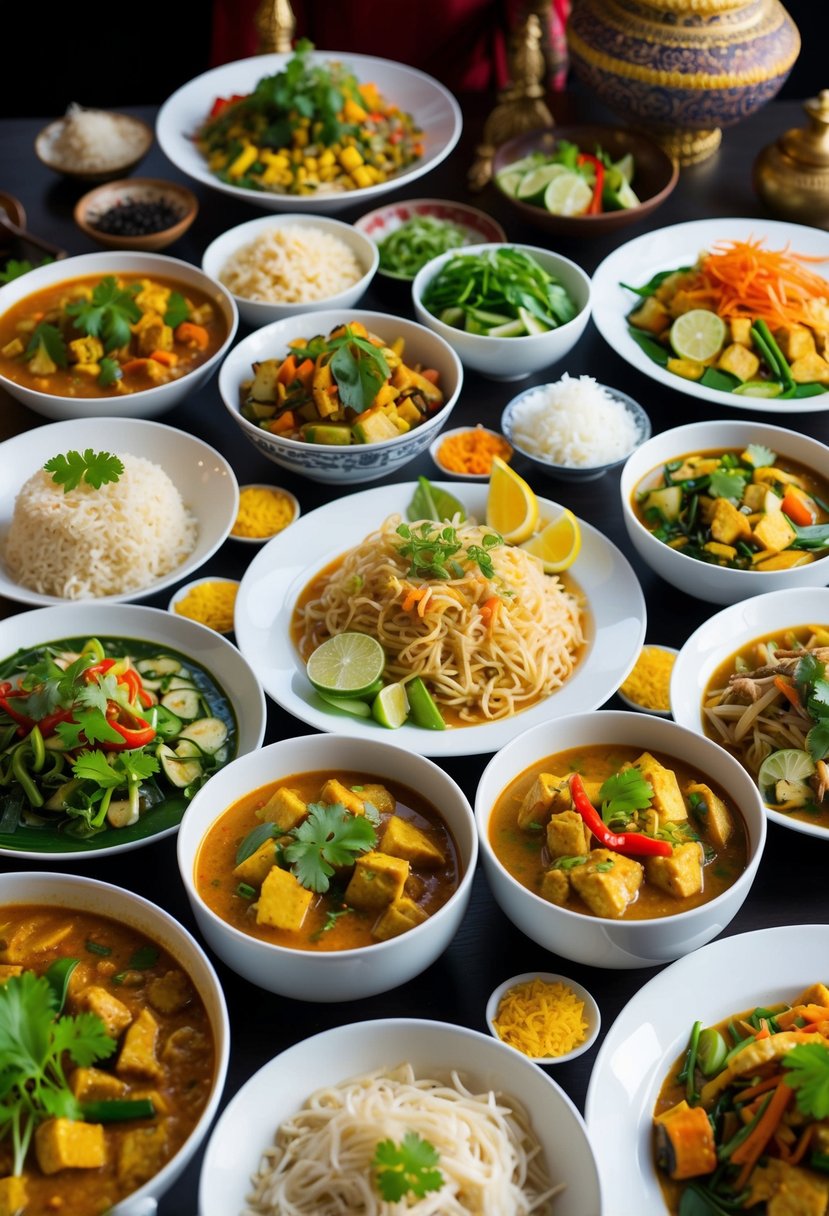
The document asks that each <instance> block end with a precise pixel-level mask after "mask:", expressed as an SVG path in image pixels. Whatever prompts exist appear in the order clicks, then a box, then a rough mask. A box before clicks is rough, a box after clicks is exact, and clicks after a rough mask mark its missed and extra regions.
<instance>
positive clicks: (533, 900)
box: [208, 710, 766, 968]
mask: <svg viewBox="0 0 829 1216" xmlns="http://www.w3.org/2000/svg"><path fill="white" fill-rule="evenodd" d="M600 744H605V745H609V746H612V745H622V744H624V745H629V746H632V747H641V748H642V749H643V750H644V749H647V750H648V751H655V752H662V753H664V754H665V755H667V756H675V757H676V758H677V759H678V760H682V761H684V762H686V763H687V764H690V765H691V766H692V767H693V768H695V769H698V770H699V771H700V772H701V773H706V774H707V775H708V776H709V777H710V778H711V779H712V780H713V781H714V782H715V783H716V784H717V785H719V786H721V788H722V789H723V790H724V791H725V793H726V794H727V795H728V796H729V798H730V800H731V802H732V804H733V805H734V806H736V807H737V808H738V809H739V810H740V812H741V813H742V816H743V820H744V821H745V825H746V829H747V832H748V842H749V843H748V864H747V866H746V869H745V870H744V871H743V873H742V874H741V875H740V876H739V878H738V879H737V880H736V882H734V883H733V884H732V885H731V886H730V887H729V888H728V889H727V890H726V891H724V892H723V893H722V894H721V895H718V896H717V897H716V898H715V899H712V900H710V901H709V902H708V903H705V904H700V906H699V907H697V908H692V909H690V910H689V911H686V912H678V913H676V914H675V915H673V916H660V917H655V918H653V919H651V920H609V919H603V918H601V917H596V916H588V915H587V914H585V913H582V912H575V911H571V910H570V909H568V908H561V907H559V906H558V905H557V904H553V903H549V902H548V901H547V900H545V899H542V898H541V897H540V896H539V895H536V894H535V893H534V892H532V891H530V890H529V889H528V888H527V887H524V886H522V885H521V883H520V882H518V880H517V879H515V878H513V877H512V875H511V874H508V873H507V871H506V869H505V868H504V866H503V865H502V864H501V862H500V861H499V860H498V858H497V857H496V856H495V853H494V851H493V848H492V845H491V843H490V840H489V823H490V819H491V817H492V811H493V808H494V806H495V803H496V801H497V799H498V797H499V795H500V794H501V793H502V791H503V790H504V789H506V787H507V786H508V785H509V784H510V782H511V781H513V779H514V778H516V777H517V776H519V774H520V773H523V772H524V771H525V770H526V769H528V768H530V766H531V765H534V764H537V763H538V762H539V761H541V760H543V759H544V758H545V757H547V756H552V755H554V754H556V753H558V752H562V751H567V750H568V749H570V748H574V747H579V746H584V745H588V746H590V745H592V746H595V745H600ZM208 788H210V787H208ZM475 818H476V820H477V823H478V837H479V842H480V846H481V857H482V860H483V865H484V873H485V874H486V876H487V879H488V881H489V885H490V887H491V888H492V893H493V895H494V896H495V899H496V902H497V903H498V904H499V905H500V907H501V909H502V911H503V912H504V913H505V914H506V915H507V916H508V917H509V919H510V920H511V921H512V922H513V924H514V925H516V926H517V928H519V929H520V930H521V932H522V933H525V934H526V935H527V937H529V938H531V939H532V940H533V941H534V942H537V943H538V944H539V945H540V946H543V947H544V948H545V950H550V951H552V952H553V953H554V954H559V955H560V956H561V957H562V958H569V959H573V960H574V961H575V962H577V963H586V964H588V965H589V966H592V967H613V968H623V967H624V968H627V967H652V966H655V965H656V964H658V963H667V962H670V961H671V960H672V959H675V958H679V957H680V955H683V954H688V953H689V952H690V951H691V950H696V949H697V948H698V947H699V946H702V945H704V944H705V943H706V942H710V941H711V939H712V938H713V937H716V936H717V934H718V933H721V932H722V930H723V929H724V928H725V927H726V925H728V924H729V923H730V921H731V920H732V919H733V918H734V916H736V914H737V912H738V911H739V909H740V907H741V906H742V904H743V901H744V900H745V898H746V896H747V895H748V892H749V890H750V888H751V884H752V882H753V881H754V876H755V874H756V873H757V867H758V865H759V864H760V857H761V855H762V852H763V847H764V845H765V841H766V817H765V813H764V807H763V803H762V801H761V800H760V795H759V793H758V791H757V788H756V786H755V785H754V782H753V781H752V780H751V778H750V777H749V776H748V773H746V771H745V769H744V768H743V767H742V765H740V764H738V763H737V761H736V760H735V759H734V758H733V756H729V755H728V753H727V752H725V751H723V749H722V748H721V747H718V746H717V745H716V743H712V742H711V740H710V739H704V738H703V737H702V736H701V735H699V734H695V733H694V732H693V731H690V730H686V729H685V728H684V727H681V726H677V725H676V723H674V722H668V721H665V720H664V719H662V718H650V717H644V716H643V715H642V714H635V713H628V712H626V711H622V712H616V711H614V710H607V711H605V712H603V713H600V714H595V713H594V714H579V715H576V716H575V717H572V718H567V719H561V720H559V721H557V722H551V723H542V724H541V725H539V726H534V727H533V728H532V729H531V730H528V731H526V732H525V733H524V734H523V735H519V736H518V737H517V738H516V739H513V741H512V742H511V743H509V744H507V746H506V747H504V748H502V750H501V751H500V752H498V753H497V754H496V755H495V756H493V758H492V760H490V762H489V764H488V765H487V767H486V768H485V769H484V771H483V774H482V776H481V780H480V783H479V785H478V792H477V794H476V796H475Z"/></svg>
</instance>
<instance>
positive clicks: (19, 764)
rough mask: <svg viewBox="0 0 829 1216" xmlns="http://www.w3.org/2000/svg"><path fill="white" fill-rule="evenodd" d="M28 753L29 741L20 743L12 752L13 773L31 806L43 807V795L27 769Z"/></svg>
mask: <svg viewBox="0 0 829 1216" xmlns="http://www.w3.org/2000/svg"><path fill="white" fill-rule="evenodd" d="M27 751H28V740H24V741H23V743H18V745H17V747H16V748H15V749H14V751H13V752H12V772H13V773H14V775H15V777H16V778H17V780H18V781H19V782H20V784H21V785H22V787H23V792H24V794H25V795H26V797H27V798H28V800H29V805H30V806H33V807H38V806H43V795H42V794H41V792H40V790H39V789H38V788H37V784H36V782H35V781H33V780H32V777H31V774H30V773H29V770H28V769H27V768H26V752H27Z"/></svg>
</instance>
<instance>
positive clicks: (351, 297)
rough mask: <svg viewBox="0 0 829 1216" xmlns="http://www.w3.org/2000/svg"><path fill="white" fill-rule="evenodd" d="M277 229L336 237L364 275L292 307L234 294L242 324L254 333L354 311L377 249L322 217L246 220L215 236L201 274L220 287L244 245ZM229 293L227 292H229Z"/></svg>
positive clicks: (352, 229) (351, 230) (375, 262)
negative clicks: (304, 317)
mask: <svg viewBox="0 0 829 1216" xmlns="http://www.w3.org/2000/svg"><path fill="white" fill-rule="evenodd" d="M277 228H311V229H314V230H316V231H317V232H322V233H324V234H325V235H326V236H330V237H336V239H337V240H339V241H341V242H342V243H343V244H344V245H347V246H348V248H349V249H350V250H351V252H352V253H353V254H354V257H355V259H356V260H357V262H358V263H359V265H360V266H361V268H362V270H363V274H362V276H361V278H359V279H358V280H357V282H356V283H354V284H353V285H352V286H351V287H347V288H346V289H345V290H344V291H340V292H337V293H335V294H334V295H330V296H325V297H324V298H323V299H319V300H297V301H296V302H295V303H292V304H280V303H276V302H275V301H274V302H271V301H264V300H251V299H249V298H247V297H245V296H241V295H237V294H236V293H235V292H234V293H233V298H234V300H235V301H236V306H237V308H238V309H239V315H240V316H241V318H242V320H243V321H244V322H245V323H246V324H248V325H250V326H251V327H252V328H254V329H258V328H259V327H260V326H262V325H269V324H270V323H271V322H272V321H281V320H283V318H284V317H293V316H295V315H296V314H297V313H307V312H321V311H323V310H324V309H328V308H353V307H354V306H355V304H357V302H358V301H359V300H361V299H362V298H363V296H364V295H365V293H366V291H367V289H368V285H369V283H370V282H371V280H372V279H373V278H374V274H375V271H376V270H377V265H378V263H379V261H380V255H379V253H378V252H377V246H376V245H375V244H374V242H373V241H372V240H369V238H368V237H367V236H364V235H363V233H362V232H360V231H358V229H357V228H355V227H354V226H353V225H352V224H344V223H343V222H342V221H341V220H334V219H330V218H329V217H328V216H325V215H307V214H303V213H300V214H295V213H294V214H290V213H289V214H286V215H265V216H262V217H261V218H259V219H256V220H248V222H247V223H246V224H239V225H237V227H236V228H229V229H228V231H227V232H223V233H222V235H221V236H217V237H216V239H215V241H213V242H211V244H209V245H208V246H207V248H206V249H205V251H204V256H203V258H202V262H201V265H202V270H203V271H204V273H205V274H206V275H209V276H210V278H211V279H215V280H216V282H218V283H222V282H223V280H222V271H223V269H224V267H225V266H227V264H228V262H229V261H230V260H231V259H232V258H233V257H235V256H236V255H237V254H238V253H240V252H241V250H242V249H244V248H245V247H246V246H247V245H251V244H253V243H254V242H255V241H256V240H257V239H259V238H260V237H263V236H264V235H265V234H266V233H268V232H273V231H274V230H275V229H277ZM228 291H230V288H228Z"/></svg>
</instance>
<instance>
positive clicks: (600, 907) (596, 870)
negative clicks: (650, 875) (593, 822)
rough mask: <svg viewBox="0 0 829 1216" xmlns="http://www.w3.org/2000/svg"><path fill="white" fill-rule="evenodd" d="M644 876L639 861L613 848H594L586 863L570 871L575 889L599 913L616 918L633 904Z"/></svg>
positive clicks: (597, 914)
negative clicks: (613, 850) (615, 851)
mask: <svg viewBox="0 0 829 1216" xmlns="http://www.w3.org/2000/svg"><path fill="white" fill-rule="evenodd" d="M644 877H645V871H644V869H643V867H642V866H641V865H640V864H639V862H638V861H634V860H633V859H632V858H631V857H625V856H624V855H623V854H622V853H614V852H612V851H611V850H610V849H593V851H592V852H591V854H590V858H589V860H588V861H587V862H586V863H585V864H584V865H583V866H574V867H573V869H572V870H571V871H570V882H571V883H572V884H573V890H574V891H575V892H576V894H577V895H579V896H581V898H582V899H583V900H584V902H585V903H586V904H587V906H588V908H589V909H590V911H591V912H593V913H594V914H595V915H596V916H605V917H608V918H612V919H617V918H618V917H620V916H621V915H622V913H623V912H624V910H625V908H627V906H628V904H631V903H633V901H634V900H635V899H636V896H637V895H638V893H639V888H640V887H641V885H642V882H643V880H644Z"/></svg>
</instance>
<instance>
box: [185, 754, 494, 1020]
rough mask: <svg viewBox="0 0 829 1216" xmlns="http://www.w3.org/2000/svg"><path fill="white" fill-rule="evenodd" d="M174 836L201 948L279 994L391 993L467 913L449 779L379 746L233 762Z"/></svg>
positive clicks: (471, 831)
mask: <svg viewBox="0 0 829 1216" xmlns="http://www.w3.org/2000/svg"><path fill="white" fill-rule="evenodd" d="M216 776H217V777H220V778H223V780H221V781H220V782H219V784H218V785H217V784H216V781H215V778H214V779H211V782H210V786H209V787H208V786H205V787H204V789H203V790H201V791H199V792H198V793H197V794H196V796H195V797H194V799H193V801H192V803H191V804H190V807H189V809H188V813H187V815H186V816H185V820H184V822H183V823H182V826H181V829H180V833H179V838H178V861H179V869H180V871H181V876H182V881H183V882H184V886H185V889H186V891H187V895H188V898H189V900H190V904H191V906H192V908H193V913H194V915H195V917H196V920H197V922H198V925H199V928H200V930H201V932H202V934H203V935H204V937H205V939H206V940H207V942H208V943H209V945H210V947H211V949H212V950H214V951H215V952H216V954H218V955H219V957H220V958H221V959H222V960H223V961H224V962H225V963H227V965H228V966H229V967H232V968H233V970H234V971H237V972H238V973H239V974H240V975H242V976H243V977H244V978H245V979H248V980H250V981H251V983H254V984H257V985H258V986H259V987H260V988H265V989H267V990H268V991H270V992H276V993H279V994H280V995H281V996H289V997H295V998H296V999H298V1000H308V1001H346V1000H356V999H358V998H361V997H366V996H372V995H374V994H375V993H378V992H385V991H387V990H389V989H391V988H395V987H397V986H398V985H400V984H403V983H405V982H406V981H407V980H410V979H412V978H413V977H414V976H415V975H418V974H419V973H420V972H421V971H423V970H424V969H425V968H426V967H428V966H429V965H430V964H431V963H433V962H434V961H435V959H436V958H438V956H439V955H440V954H442V952H443V951H444V950H445V949H446V947H447V946H448V945H449V942H450V941H451V940H452V937H453V936H454V934H455V932H456V930H457V928H458V926H459V925H460V922H461V919H462V917H463V914H464V911H465V909H466V906H467V904H468V901H469V895H470V890H471V886H472V876H473V871H474V869H475V861H476V857H477V838H476V833H475V825H474V819H473V816H472V810H471V808H470V806H469V803H468V802H467V800H466V798H465V796H464V794H463V793H462V791H461V790H460V788H459V787H458V786H457V785H456V784H455V782H454V781H453V780H452V778H451V777H449V776H448V775H447V774H446V773H444V772H443V770H442V769H440V768H438V766H437V765H436V764H433V763H432V762H431V761H430V760H426V759H425V758H424V757H422V756H417V755H413V754H411V753H409V752H406V751H404V750H403V749H402V748H398V747H396V746H394V745H392V744H390V743H386V742H384V741H381V740H377V741H375V740H368V739H357V738H348V737H346V736H341V735H337V736H331V735H310V736H305V737H302V738H297V739H283V740H281V741H280V742H278V743H273V744H270V745H269V746H268V747H265V748H262V749H261V750H260V751H257V752H254V753H251V754H250V755H248V756H244V757H239V759H238V760H236V761H234V762H233V763H232V764H229V765H228V766H227V767H226V769H224V770H223V771H222V772H221V773H218V774H217V775H216Z"/></svg>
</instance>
